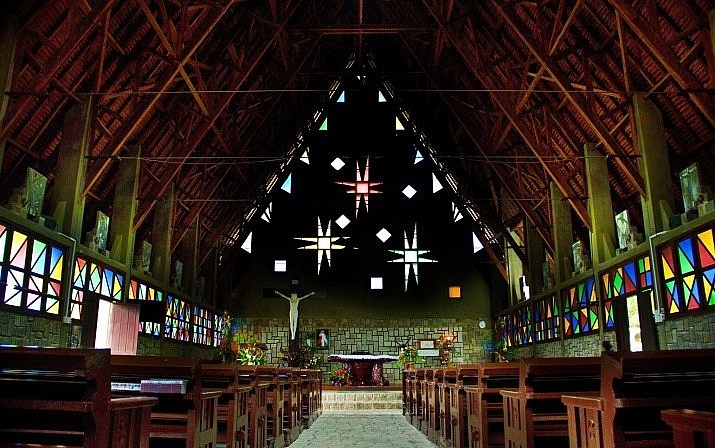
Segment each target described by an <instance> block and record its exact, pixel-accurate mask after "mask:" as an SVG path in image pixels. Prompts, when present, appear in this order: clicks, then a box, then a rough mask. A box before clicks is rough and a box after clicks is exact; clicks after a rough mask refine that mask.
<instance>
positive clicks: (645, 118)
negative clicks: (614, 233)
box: [633, 93, 675, 238]
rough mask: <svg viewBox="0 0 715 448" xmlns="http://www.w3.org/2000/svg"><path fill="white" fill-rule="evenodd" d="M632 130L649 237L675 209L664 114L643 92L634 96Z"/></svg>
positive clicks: (667, 222)
mask: <svg viewBox="0 0 715 448" xmlns="http://www.w3.org/2000/svg"><path fill="white" fill-rule="evenodd" d="M633 108H634V111H635V130H636V140H637V144H638V153H639V154H640V159H639V168H640V171H641V175H642V177H643V183H644V186H645V196H644V197H642V198H641V207H642V209H643V225H644V227H645V228H644V229H643V230H644V232H643V233H644V234H645V237H646V238H648V237H649V236H651V235H654V234H656V233H658V232H660V231H663V230H667V229H668V228H669V227H670V224H669V219H670V215H672V214H673V210H674V205H675V202H674V199H673V182H672V180H671V171H670V162H669V160H668V147H667V146H666V142H665V131H664V128H663V115H662V114H661V113H660V111H659V110H658V108H657V107H656V105H655V104H653V102H652V101H651V100H649V99H647V98H646V97H645V95H644V94H642V93H637V94H635V95H634V96H633Z"/></svg>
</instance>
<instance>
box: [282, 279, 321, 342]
mask: <svg viewBox="0 0 715 448" xmlns="http://www.w3.org/2000/svg"><path fill="white" fill-rule="evenodd" d="M273 292H274V293H276V294H277V295H278V296H280V297H283V298H284V299H286V300H288V301H289V302H290V311H288V318H289V319H290V339H291V341H292V340H294V339H295V330H296V329H297V328H298V304H299V303H300V301H301V300H303V299H307V298H308V297H310V296H312V295H314V294H315V291H313V292H309V293H308V294H305V295H302V296H300V297H298V294H296V293H295V292H291V293H290V297H289V296H287V295H285V294H283V293H282V292H280V291H277V290H276V291H273Z"/></svg>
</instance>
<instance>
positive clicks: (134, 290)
mask: <svg viewBox="0 0 715 448" xmlns="http://www.w3.org/2000/svg"><path fill="white" fill-rule="evenodd" d="M127 298H128V299H129V300H153V301H157V302H163V301H164V293H162V292H161V291H159V290H157V289H154V288H152V287H150V286H148V285H146V284H145V283H142V282H140V281H138V280H137V279H132V280H131V281H130V282H129V292H128V295H127ZM139 332H141V333H145V334H150V335H152V336H161V323H159V322H143V321H139Z"/></svg>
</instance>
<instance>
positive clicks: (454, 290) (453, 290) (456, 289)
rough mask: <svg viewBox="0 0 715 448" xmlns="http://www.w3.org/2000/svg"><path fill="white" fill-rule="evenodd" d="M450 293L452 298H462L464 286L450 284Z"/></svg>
mask: <svg viewBox="0 0 715 448" xmlns="http://www.w3.org/2000/svg"><path fill="white" fill-rule="evenodd" d="M448 294H449V298H450V300H457V299H461V298H462V287H461V286H450V287H449V291H448Z"/></svg>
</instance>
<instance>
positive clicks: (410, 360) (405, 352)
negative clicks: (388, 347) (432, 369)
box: [397, 346, 424, 370]
mask: <svg viewBox="0 0 715 448" xmlns="http://www.w3.org/2000/svg"><path fill="white" fill-rule="evenodd" d="M422 362H424V359H422V357H421V356H420V355H419V353H417V349H416V348H415V347H412V346H407V347H404V348H403V349H402V350H401V351H400V356H399V357H398V358H397V365H398V367H400V368H401V369H405V370H410V369H414V368H415V364H417V363H422Z"/></svg>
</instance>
